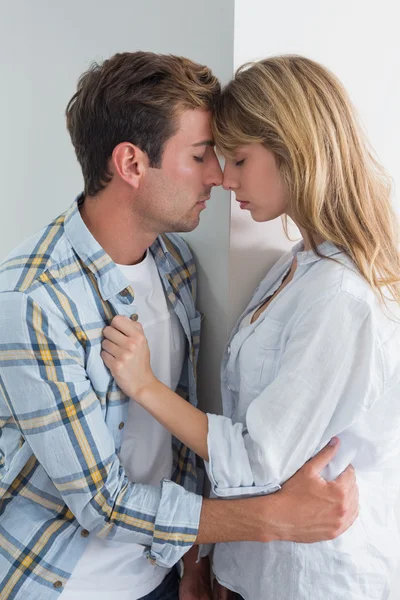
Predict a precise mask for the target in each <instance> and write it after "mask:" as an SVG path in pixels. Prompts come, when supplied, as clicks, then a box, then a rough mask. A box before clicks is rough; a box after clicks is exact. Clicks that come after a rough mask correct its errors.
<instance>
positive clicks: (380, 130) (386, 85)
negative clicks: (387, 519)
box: [229, 0, 400, 600]
mask: <svg viewBox="0 0 400 600" xmlns="http://www.w3.org/2000/svg"><path fill="white" fill-rule="evenodd" d="M398 27H399V16H398V3H397V2H396V0H381V1H380V2H379V3H377V2H375V1H374V0H367V1H366V0H336V1H335V2H321V1H320V0H302V2H296V1H295V0H286V1H282V2H274V3H272V2H264V1H263V0H236V3H235V68H237V67H238V66H240V65H241V64H243V63H244V62H247V61H249V60H255V59H260V58H264V57H266V56H270V55H274V54H289V53H296V54H303V55H305V56H308V57H309V58H312V59H315V60H317V61H319V62H322V63H323V64H325V65H326V66H327V67H329V68H330V69H331V70H332V71H334V72H335V73H336V74H337V75H338V76H339V78H340V79H341V80H342V81H343V83H344V85H345V86H346V87H347V89H348V91H349V93H350V96H351V97H352V100H353V102H354V103H355V105H356V106H357V107H358V111H359V114H360V116H361V119H362V121H363V123H364V126H365V128H366V131H367V133H368V136H369V138H370V140H371V142H372V145H373V146H374V148H375V150H376V152H377V154H378V156H379V158H380V160H381V162H382V163H383V164H384V165H385V167H386V168H387V170H388V171H389V173H391V175H392V176H393V178H394V181H395V183H396V181H397V183H399V182H400V162H399V139H400V111H399V106H400V41H399V34H398ZM395 202H396V205H397V208H399V209H400V202H399V198H397V200H395ZM232 204H233V206H232V231H231V250H230V285H231V296H232V307H231V312H230V314H229V321H230V322H232V321H233V319H234V318H236V316H237V315H238V314H239V312H240V310H241V308H242V307H243V305H244V304H245V300H246V298H245V296H247V295H248V291H249V290H251V289H252V288H254V287H255V284H256V283H257V282H258V281H259V280H260V279H261V277H262V276H263V274H264V272H265V267H268V266H270V265H271V264H272V263H273V262H274V260H275V258H276V255H277V254H278V253H279V252H280V251H282V250H283V249H287V248H289V247H290V246H291V245H292V244H290V243H289V242H288V241H287V240H286V239H285V237H284V234H283V231H282V228H281V223H280V221H277V222H274V223H270V224H257V223H254V222H253V221H251V218H250V216H249V215H248V213H247V212H246V213H241V211H240V209H238V208H237V207H236V206H235V202H234V201H233V202H232ZM239 283H240V285H239ZM398 515H399V519H400V507H399V511H398ZM399 598H400V570H399V573H398V576H397V579H396V581H395V582H394V586H393V593H392V596H391V600H398V599H399Z"/></svg>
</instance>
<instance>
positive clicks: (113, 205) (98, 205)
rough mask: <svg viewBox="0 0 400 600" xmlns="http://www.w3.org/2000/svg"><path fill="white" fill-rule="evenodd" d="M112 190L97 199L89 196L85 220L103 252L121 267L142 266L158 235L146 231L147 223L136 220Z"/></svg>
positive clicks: (84, 209)
mask: <svg viewBox="0 0 400 600" xmlns="http://www.w3.org/2000/svg"><path fill="white" fill-rule="evenodd" d="M107 192H108V190H104V192H101V193H100V194H98V195H97V196H96V197H89V196H87V197H86V198H85V200H84V202H83V204H82V205H81V206H80V213H81V217H82V219H83V221H84V223H85V225H86V227H87V228H88V229H89V231H90V233H91V234H92V235H93V237H94V238H95V239H96V241H97V242H98V243H99V244H100V246H101V247H102V248H103V250H104V251H105V252H106V253H107V254H108V255H109V256H110V257H111V258H112V260H113V261H114V262H115V263H117V264H120V265H134V264H137V263H139V262H140V261H141V260H142V259H143V256H144V254H145V253H146V250H147V248H149V247H150V246H151V245H152V244H153V242H154V240H155V239H156V237H157V235H158V234H157V233H154V232H150V231H147V230H146V227H144V226H143V223H140V222H139V220H138V219H135V215H134V214H133V213H132V210H130V207H129V204H128V202H127V201H126V200H124V199H122V198H121V199H120V198H118V197H117V196H116V195H114V194H113V197H112V198H110V193H107Z"/></svg>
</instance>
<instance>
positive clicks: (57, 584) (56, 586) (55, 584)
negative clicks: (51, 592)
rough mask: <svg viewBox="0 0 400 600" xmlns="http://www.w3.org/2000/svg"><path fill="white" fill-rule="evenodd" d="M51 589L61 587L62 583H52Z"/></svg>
mask: <svg viewBox="0 0 400 600" xmlns="http://www.w3.org/2000/svg"><path fill="white" fill-rule="evenodd" d="M53 587H55V588H60V587H62V582H61V581H55V582H54V583H53Z"/></svg>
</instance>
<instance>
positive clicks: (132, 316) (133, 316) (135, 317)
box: [131, 313, 139, 322]
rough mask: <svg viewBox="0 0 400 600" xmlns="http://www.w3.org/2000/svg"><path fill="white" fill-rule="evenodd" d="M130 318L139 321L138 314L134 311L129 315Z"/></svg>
mask: <svg viewBox="0 0 400 600" xmlns="http://www.w3.org/2000/svg"><path fill="white" fill-rule="evenodd" d="M131 320H132V321H135V322H136V321H139V315H137V314H136V313H134V314H133V315H131Z"/></svg>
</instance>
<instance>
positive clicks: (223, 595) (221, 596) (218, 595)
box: [213, 579, 235, 600]
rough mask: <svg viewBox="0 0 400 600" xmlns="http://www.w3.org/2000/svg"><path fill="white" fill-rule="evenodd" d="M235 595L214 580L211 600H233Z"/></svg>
mask: <svg viewBox="0 0 400 600" xmlns="http://www.w3.org/2000/svg"><path fill="white" fill-rule="evenodd" d="M234 597H235V593H234V592H231V590H228V588H226V587H224V586H223V585H221V584H220V583H218V581H217V580H216V579H215V581H214V585H213V600H233V599H234Z"/></svg>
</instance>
